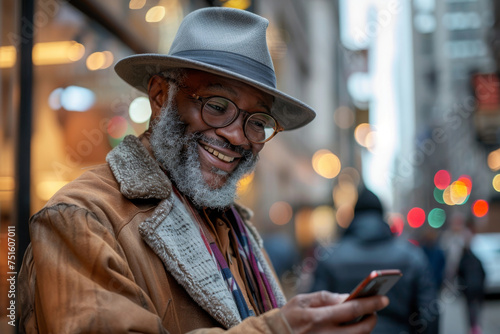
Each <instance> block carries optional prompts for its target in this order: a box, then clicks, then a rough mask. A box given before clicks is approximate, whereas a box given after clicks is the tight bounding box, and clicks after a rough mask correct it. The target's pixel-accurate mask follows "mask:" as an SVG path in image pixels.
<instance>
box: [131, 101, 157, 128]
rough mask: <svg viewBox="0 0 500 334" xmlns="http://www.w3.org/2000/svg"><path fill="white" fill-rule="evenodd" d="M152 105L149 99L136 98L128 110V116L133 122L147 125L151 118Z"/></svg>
mask: <svg viewBox="0 0 500 334" xmlns="http://www.w3.org/2000/svg"><path fill="white" fill-rule="evenodd" d="M151 113H152V111H151V104H150V103H149V99H148V98H147V97H144V96H140V97H138V98H135V99H134V100H133V101H132V103H130V106H129V108H128V114H129V116H130V119H131V120H132V122H135V123H138V124H141V123H145V122H147V121H148V120H149V118H150V117H151Z"/></svg>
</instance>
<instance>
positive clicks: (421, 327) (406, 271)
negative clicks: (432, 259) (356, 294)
mask: <svg viewBox="0 0 500 334" xmlns="http://www.w3.org/2000/svg"><path fill="white" fill-rule="evenodd" d="M323 253H324V254H327V255H326V256H324V257H323V258H322V259H321V260H320V261H319V262H318V266H317V269H316V271H315V274H314V284H313V289H312V290H313V291H318V290H329V291H339V292H342V293H344V292H345V293H348V292H350V291H351V290H352V289H353V288H354V287H355V286H356V285H357V284H358V283H359V282H360V281H361V280H362V279H363V278H364V277H365V276H367V275H368V274H369V273H370V272H371V271H372V270H378V269H400V270H401V272H402V273H403V277H402V278H401V279H400V281H399V282H398V283H396V285H395V286H394V287H393V288H392V289H391V290H390V291H389V292H388V294H387V295H388V296H389V299H390V300H391V303H390V304H389V306H388V307H387V308H385V309H384V310H382V311H380V312H378V319H379V321H378V323H377V325H376V326H375V329H374V330H373V332H372V333H380V334H387V333H391V334H392V333H397V334H399V333H437V332H438V312H437V310H435V309H433V308H432V307H431V305H430V304H431V303H432V302H433V301H434V302H435V301H436V299H437V291H436V287H435V285H434V282H433V280H432V278H431V277H432V276H431V274H430V273H431V271H430V268H429V263H428V260H427V258H426V256H425V254H424V253H423V251H422V250H421V249H420V248H419V247H417V246H415V245H413V244H411V243H410V242H408V241H406V240H403V239H400V238H396V237H395V236H394V235H393V234H392V232H391V230H390V227H389V225H388V224H387V223H386V222H385V221H384V219H383V208H382V204H381V202H380V200H379V199H378V198H377V196H376V195H375V194H374V193H373V192H371V191H370V190H368V189H366V188H365V189H363V190H362V191H360V195H359V198H358V201H357V203H356V205H355V208H354V218H353V220H352V222H351V224H350V225H349V227H348V228H347V229H346V230H345V232H344V234H343V236H342V237H341V239H340V240H339V242H338V243H337V244H335V245H332V246H331V247H330V248H329V249H328V250H327V251H325V252H323Z"/></svg>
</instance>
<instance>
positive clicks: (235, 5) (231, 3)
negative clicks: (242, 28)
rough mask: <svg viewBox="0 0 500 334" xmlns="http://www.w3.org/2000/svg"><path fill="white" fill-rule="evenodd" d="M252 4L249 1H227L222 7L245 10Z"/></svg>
mask: <svg viewBox="0 0 500 334" xmlns="http://www.w3.org/2000/svg"><path fill="white" fill-rule="evenodd" d="M251 4H252V1H251V0H227V1H225V2H224V3H223V4H222V7H231V8H237V9H247V8H248V7H250V5H251Z"/></svg>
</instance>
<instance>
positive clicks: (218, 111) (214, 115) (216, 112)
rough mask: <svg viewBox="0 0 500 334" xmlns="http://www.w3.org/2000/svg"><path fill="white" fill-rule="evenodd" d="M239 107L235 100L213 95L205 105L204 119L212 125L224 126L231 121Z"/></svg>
mask: <svg viewBox="0 0 500 334" xmlns="http://www.w3.org/2000/svg"><path fill="white" fill-rule="evenodd" d="M237 112H238V109H237V108H236V106H235V105H234V103H233V102H231V101H229V100H228V99H225V98H222V97H212V98H210V99H208V101H207V102H205V104H204V105H203V113H202V116H203V120H204V121H205V123H207V124H208V125H210V126H215V127H223V126H226V125H228V124H229V123H231V122H232V121H233V119H234V117H235V116H236V114H237Z"/></svg>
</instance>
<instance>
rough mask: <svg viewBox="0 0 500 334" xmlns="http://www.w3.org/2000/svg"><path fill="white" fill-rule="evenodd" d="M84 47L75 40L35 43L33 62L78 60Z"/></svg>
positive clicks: (42, 63)
mask: <svg viewBox="0 0 500 334" xmlns="http://www.w3.org/2000/svg"><path fill="white" fill-rule="evenodd" d="M84 53H85V47H84V46H83V45H82V44H80V43H77V42H75V41H61V42H47V43H36V44H35V46H33V64H35V65H56V64H68V63H72V62H75V61H77V60H80V59H81V58H82V57H83V55H84Z"/></svg>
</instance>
